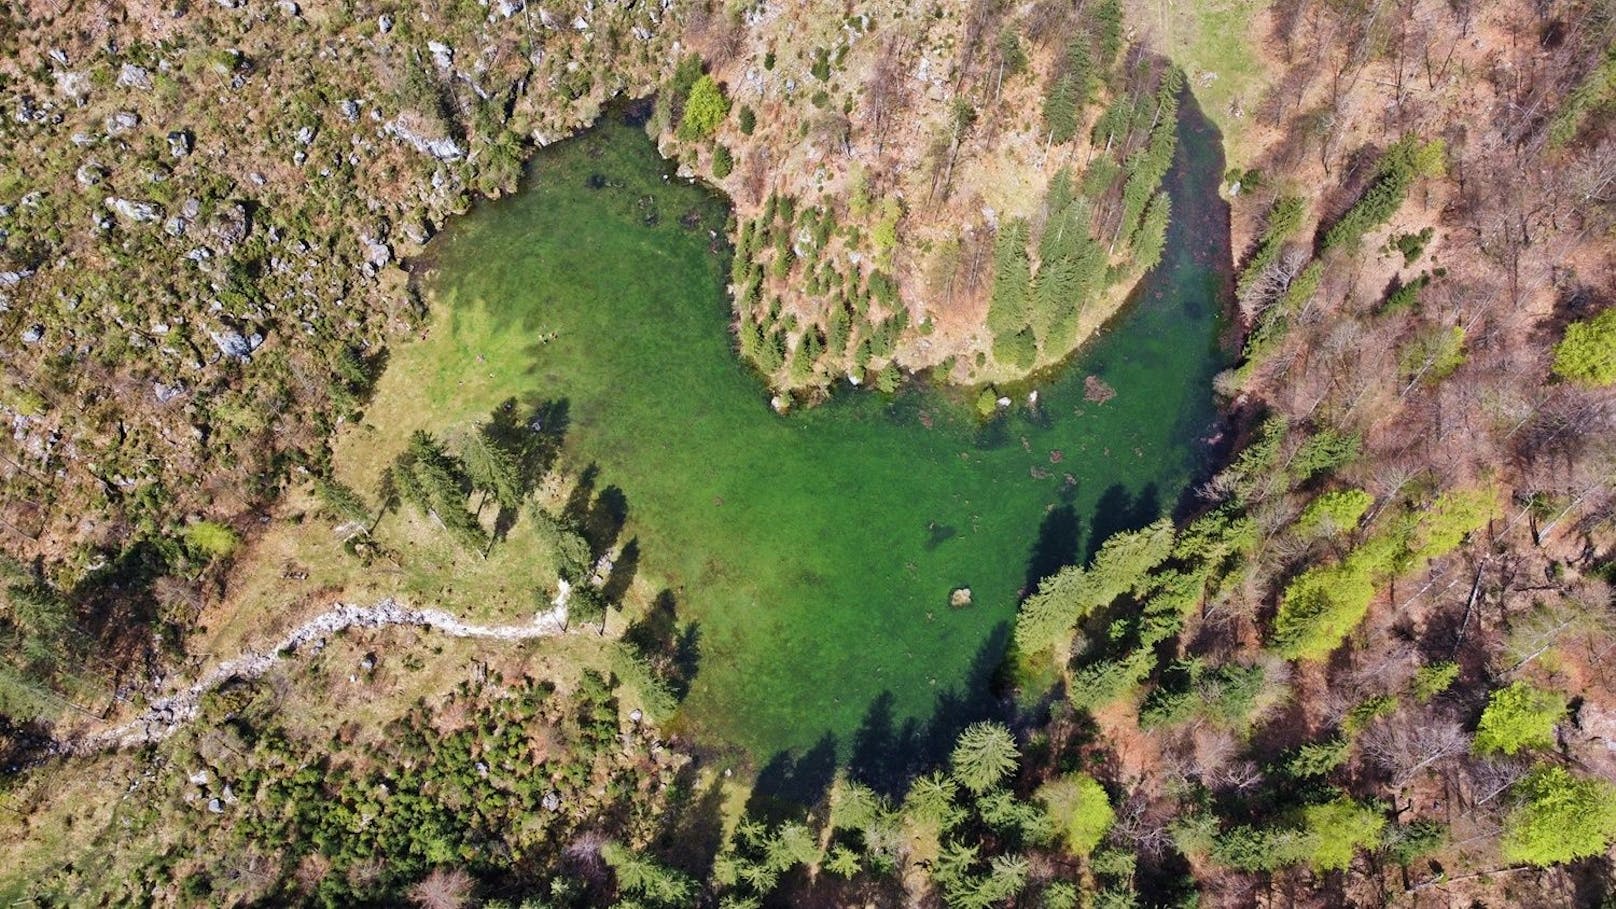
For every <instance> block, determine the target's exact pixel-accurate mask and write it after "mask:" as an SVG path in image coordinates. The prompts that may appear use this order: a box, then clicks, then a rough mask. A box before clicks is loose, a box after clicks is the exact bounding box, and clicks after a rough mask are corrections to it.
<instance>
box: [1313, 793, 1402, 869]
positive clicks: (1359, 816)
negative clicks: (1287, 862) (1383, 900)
mask: <svg viewBox="0 0 1616 909" xmlns="http://www.w3.org/2000/svg"><path fill="white" fill-rule="evenodd" d="M1302 823H1303V830H1304V831H1305V834H1304V836H1303V840H1302V850H1301V851H1302V854H1301V856H1300V858H1301V859H1302V860H1303V861H1305V862H1306V863H1307V864H1308V865H1309V866H1310V867H1312V868H1313V870H1315V871H1337V870H1341V869H1344V868H1346V867H1347V866H1348V865H1350V864H1352V857H1353V856H1354V855H1356V854H1357V852H1358V850H1359V849H1373V848H1374V847H1376V846H1378V845H1379V844H1380V834H1381V831H1382V830H1385V829H1386V816H1385V815H1384V814H1382V813H1381V812H1380V811H1378V810H1376V809H1375V808H1373V807H1371V806H1368V805H1360V804H1358V803H1357V802H1354V801H1353V800H1352V799H1350V798H1348V797H1346V796H1341V797H1340V798H1337V799H1336V800H1334V801H1332V802H1326V803H1325V804H1323V805H1313V806H1310V807H1308V808H1306V809H1303V811H1302Z"/></svg>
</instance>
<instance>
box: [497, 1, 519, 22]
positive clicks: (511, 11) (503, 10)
mask: <svg viewBox="0 0 1616 909" xmlns="http://www.w3.org/2000/svg"><path fill="white" fill-rule="evenodd" d="M526 8H527V4H526V3H525V2H524V0H498V2H496V3H495V4H494V12H496V13H498V14H499V15H500V17H501V18H503V19H509V18H510V17H512V16H514V15H516V14H517V13H519V12H521V11H522V10H524V9H526Z"/></svg>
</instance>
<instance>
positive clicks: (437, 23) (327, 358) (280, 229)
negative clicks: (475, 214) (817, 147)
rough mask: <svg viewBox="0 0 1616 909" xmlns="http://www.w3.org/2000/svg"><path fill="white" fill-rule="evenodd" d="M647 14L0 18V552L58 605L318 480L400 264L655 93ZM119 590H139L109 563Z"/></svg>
mask: <svg viewBox="0 0 1616 909" xmlns="http://www.w3.org/2000/svg"><path fill="white" fill-rule="evenodd" d="M668 15H669V14H668V13H666V12H665V11H664V10H663V8H662V7H661V6H658V5H657V4H651V3H628V4H604V5H601V6H599V7H598V8H597V7H596V5H595V4H592V3H587V2H571V0H562V2H559V3H547V4H545V5H544V7H543V8H538V7H534V8H527V7H525V6H524V4H523V3H522V2H521V0H502V2H496V3H494V4H492V5H489V4H478V3H471V2H465V3H451V4H438V3H418V4H409V3H406V4H403V5H400V4H397V3H379V2H378V3H348V4H336V5H332V4H311V5H309V7H308V8H306V9H305V8H303V7H302V6H300V5H299V4H297V3H294V2H280V3H272V2H267V0H263V2H260V0H224V2H211V0H210V2H202V3H185V2H178V3H176V2H155V0H154V2H149V3H131V4H125V3H74V4H58V3H46V2H38V3H23V4H21V5H17V4H12V5H9V6H8V7H7V9H6V10H5V11H3V12H0V17H3V18H0V100H3V105H4V108H5V117H4V119H3V121H0V149H3V151H0V156H3V158H0V175H3V176H0V363H3V366H0V412H3V414H4V417H5V421H6V425H7V428H8V432H7V433H6V437H5V439H4V441H3V442H0V481H3V483H4V495H3V496H0V503H3V504H0V527H3V528H4V530H3V531H0V532H3V534H4V540H5V542H4V548H5V549H6V550H8V551H11V552H13V553H16V554H17V555H19V556H23V557H28V558H32V557H34V556H46V557H48V558H49V560H50V561H51V562H52V563H53V565H54V566H55V568H56V572H55V574H56V575H57V577H56V580H57V582H58V583H60V584H61V585H62V586H64V587H69V588H70V587H73V586H75V585H77V584H79V583H80V582H81V581H83V580H84V579H85V578H86V577H87V576H88V575H89V573H90V572H92V571H93V570H94V569H97V568H99V567H102V566H106V565H107V564H108V562H109V560H115V559H117V558H118V557H119V555H120V554H127V553H130V552H131V551H132V550H133V549H135V548H136V547H137V546H138V545H139V544H140V543H141V542H142V541H148V542H153V543H155V544H156V549H155V550H152V551H148V552H146V553H144V554H142V555H141V556H140V560H141V561H142V562H143V563H145V567H143V568H141V569H140V570H139V571H136V572H134V573H136V574H145V575H148V576H149V575H150V574H152V573H159V574H160V573H161V572H162V571H163V570H164V569H165V566H167V565H172V564H175V563H177V562H180V561H183V559H184V557H185V553H184V552H182V551H180V548H181V547H179V546H178V545H177V544H176V543H174V542H171V541H173V540H175V539H176V538H177V537H178V536H179V533H178V529H179V526H180V525H181V524H183V523H184V522H186V521H188V520H192V519H195V518H199V517H209V518H213V519H218V520H225V521H230V522H236V523H237V524H238V525H239V526H238V528H237V529H238V530H240V529H245V528H246V527H247V526H249V524H250V522H249V520H248V515H249V512H250V510H251V509H252V508H253V507H255V506H256V505H258V504H260V503H263V502H265V501H267V500H269V499H271V498H272V497H274V496H275V495H276V494H277V490H278V488H279V486H280V484H281V483H282V482H283V481H284V480H285V479H286V478H287V477H288V476H289V475H290V474H292V473H298V472H302V471H304V470H314V471H319V470H320V469H321V464H322V463H323V460H324V458H325V445H326V439H327V437H328V435H329V434H330V431H331V429H332V428H333V427H334V426H335V425H336V424H338V423H340V422H342V421H343V420H344V419H346V418H349V417H351V416H352V415H354V414H355V413H356V412H357V410H358V408H359V407H360V406H361V405H362V402H363V401H364V399H365V396H366V394H367V391H368V389H369V387H370V385H371V382H372V381H373V380H374V378H375V376H376V375H377V373H378V372H379V371H380V370H381V369H382V368H383V366H384V365H385V362H386V350H387V346H388V344H390V343H392V342H393V341H394V340H397V339H399V338H402V337H406V336H407V335H408V332H410V331H411V330H412V328H413V327H414V326H415V325H416V324H417V320H418V316H419V314H420V311H421V308H420V306H419V304H418V303H417V302H416V301H414V300H413V299H412V298H411V296H410V293H409V290H408V288H407V286H406V285H407V282H406V274H405V272H404V271H403V270H402V269H401V264H402V263H403V262H404V261H405V260H407V259H408V257H410V256H411V255H414V254H415V253H417V252H419V251H420V249H421V245H422V244H423V243H424V242H425V241H426V240H427V239H428V238H429V237H430V236H432V234H433V232H434V231H436V230H437V229H438V228H439V227H440V226H441V225H442V223H443V222H444V220H445V219H446V218H448V217H450V216H451V215H453V214H454V213H456V212H459V211H462V210H464V209H465V208H466V207H467V206H468V205H469V204H470V203H471V202H472V200H473V199H475V198H476V197H478V196H479V195H488V194H498V193H500V192H505V191H509V190H511V189H513V188H514V187H515V185H516V182H517V180H518V178H519V176H520V173H521V166H522V161H523V159H524V156H525V155H526V153H527V151H528V149H529V148H531V147H532V146H533V145H534V144H535V143H542V142H546V141H549V140H553V139H555V138H558V137H561V136H565V135H568V134H570V133H571V132H573V131H575V130H577V129H578V128H580V127H581V126H583V125H585V124H587V123H589V122H590V121H591V120H592V119H593V118H594V117H595V116H596V114H597V112H598V110H599V108H600V105H601V103H602V102H603V101H605V100H606V99H608V98H610V97H612V96H614V95H618V94H623V93H627V94H632V95H638V94H643V93H648V92H650V91H651V90H652V88H653V87H654V86H655V85H656V84H657V80H658V78H659V76H660V74H661V70H662V67H663V61H664V60H665V59H666V58H667V56H668V55H669V53H670V50H669V48H670V45H671V44H672V41H671V40H670V39H669V38H667V37H666V34H667V33H668V31H669V30H670V28H669V26H670V24H671V23H670V20H669V19H668V18H667V16H668ZM119 567H127V566H119Z"/></svg>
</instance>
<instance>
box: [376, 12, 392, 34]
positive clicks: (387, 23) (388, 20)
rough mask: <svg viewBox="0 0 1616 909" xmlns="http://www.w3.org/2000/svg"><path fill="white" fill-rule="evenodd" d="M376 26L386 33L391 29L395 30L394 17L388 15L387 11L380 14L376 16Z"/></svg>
mask: <svg viewBox="0 0 1616 909" xmlns="http://www.w3.org/2000/svg"><path fill="white" fill-rule="evenodd" d="M376 28H377V29H378V30H379V31H380V32H381V33H382V34H384V35H385V34H387V33H388V32H390V31H392V30H393V17H392V16H390V15H388V14H387V13H382V14H381V15H380V16H377V17H376Z"/></svg>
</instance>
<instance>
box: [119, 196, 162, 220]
mask: <svg viewBox="0 0 1616 909" xmlns="http://www.w3.org/2000/svg"><path fill="white" fill-rule="evenodd" d="M106 204H107V208H110V209H112V211H113V213H115V214H116V215H117V216H118V217H120V218H122V219H124V220H125V221H134V222H136V223H144V222H147V221H158V220H161V219H162V217H163V207H162V206H161V205H158V204H157V203H156V202H143V201H138V200H135V199H124V198H120V197H118V196H112V197H109V198H108V199H107V202H106Z"/></svg>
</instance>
